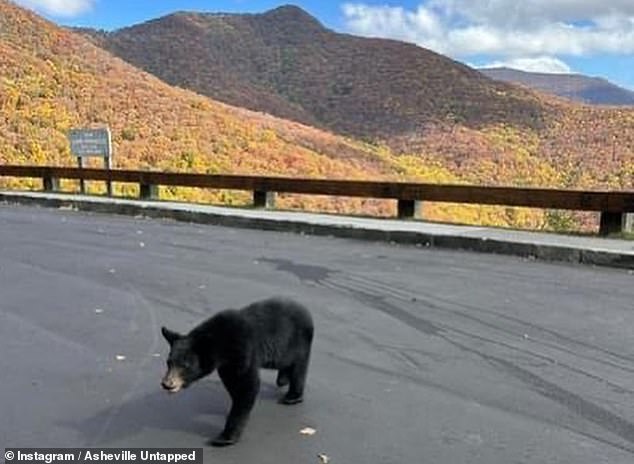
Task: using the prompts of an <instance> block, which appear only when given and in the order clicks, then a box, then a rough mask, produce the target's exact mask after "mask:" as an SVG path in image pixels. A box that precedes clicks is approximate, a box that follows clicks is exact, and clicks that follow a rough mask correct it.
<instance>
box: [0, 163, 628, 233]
mask: <svg viewBox="0 0 634 464" xmlns="http://www.w3.org/2000/svg"><path fill="white" fill-rule="evenodd" d="M0 176H7V177H28V178H40V179H42V185H43V189H44V190H45V191H56V190H58V189H59V179H79V180H96V181H109V182H124V183H138V184H139V186H140V197H141V198H142V199H156V198H157V197H158V195H157V194H158V186H160V185H171V186H181V187H199V188H213V189H229V190H250V191H252V192H253V200H254V201H253V202H254V206H256V207H273V206H274V202H275V193H276V192H279V193H299V194H311V195H338V196H349V197H365V198H385V199H394V200H397V202H398V216H399V217H400V218H412V217H415V215H416V214H417V210H418V207H419V206H418V205H419V202H421V201H436V202H449V203H468V204H480V205H503V206H521V207H531V208H544V209H565V210H577V211H597V212H600V213H601V220H600V230H599V233H600V234H601V235H607V234H610V233H615V232H621V231H624V230H629V229H630V228H631V227H632V224H631V223H632V220H633V218H634V215H633V214H631V213H634V191H628V192H620V191H580V190H557V189H541V188H515V187H481V186H472V185H439V184H424V183H411V182H383V181H359V180H325V179H298V178H288V177H270V176H241V175H215V174H214V175H212V174H189V173H171V172H155V171H132V170H120V169H113V170H105V169H79V168H70V167H51V166H7V165H4V166H2V165H0Z"/></svg>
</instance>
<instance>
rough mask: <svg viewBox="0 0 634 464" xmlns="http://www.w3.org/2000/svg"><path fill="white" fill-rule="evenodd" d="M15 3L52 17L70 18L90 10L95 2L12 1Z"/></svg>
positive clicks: (66, 0)
mask: <svg viewBox="0 0 634 464" xmlns="http://www.w3.org/2000/svg"><path fill="white" fill-rule="evenodd" d="M13 1H15V3H17V4H19V5H22V6H25V7H27V8H30V9H32V10H35V11H39V12H42V13H48V14H51V15H54V16H64V17H71V16H77V15H80V14H82V13H85V12H87V11H89V10H90V9H92V7H93V5H94V3H95V0H13Z"/></svg>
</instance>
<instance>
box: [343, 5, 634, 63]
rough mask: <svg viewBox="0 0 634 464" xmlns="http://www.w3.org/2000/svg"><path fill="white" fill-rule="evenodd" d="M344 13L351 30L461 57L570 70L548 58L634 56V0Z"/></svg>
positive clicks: (346, 9) (363, 8)
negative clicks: (606, 55)
mask: <svg viewBox="0 0 634 464" xmlns="http://www.w3.org/2000/svg"><path fill="white" fill-rule="evenodd" d="M342 9H343V13H344V17H345V20H346V25H347V28H348V30H349V31H350V32H352V33H356V34H360V35H365V36H372V37H387V38H393V39H399V40H405V41H409V42H414V43H417V44H419V45H421V46H423V47H426V48H429V49H432V50H434V51H437V52H439V53H442V54H445V55H449V56H452V57H454V58H458V59H464V58H469V57H472V56H475V55H490V56H496V57H499V58H500V59H501V60H504V61H506V62H509V63H511V62H515V63H517V64H518V65H522V66H525V67H526V66H529V65H531V66H532V65H535V66H541V67H542V68H544V69H545V68H548V67H550V68H552V69H562V70H563V69H564V67H565V66H566V65H565V63H563V61H561V60H557V61H558V63H555V62H548V61H547V60H545V59H544V57H545V56H556V55H576V56H584V55H592V54H597V53H604V54H605V53H607V54H620V55H624V54H631V53H634V1H633V0H602V1H597V0H531V1H528V0H525V1H518V0H487V1H473V0H427V1H426V2H421V3H420V5H419V6H418V7H416V8H414V9H405V8H402V7H391V6H371V5H366V4H363V3H347V4H344V5H343V7H342ZM520 59H522V60H523V61H520ZM531 63H532V64H531ZM562 65H563V66H562Z"/></svg>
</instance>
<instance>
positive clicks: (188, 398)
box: [63, 380, 280, 446]
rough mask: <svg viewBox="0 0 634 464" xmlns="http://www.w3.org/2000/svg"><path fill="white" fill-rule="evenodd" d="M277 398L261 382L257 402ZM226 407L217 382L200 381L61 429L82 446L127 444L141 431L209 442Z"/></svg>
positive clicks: (227, 401) (138, 399) (272, 388)
mask: <svg viewBox="0 0 634 464" xmlns="http://www.w3.org/2000/svg"><path fill="white" fill-rule="evenodd" d="M279 397H280V392H279V391H278V390H277V388H276V387H275V386H274V385H272V384H268V383H265V382H262V385H261V389H260V394H259V398H258V401H276V400H277V399H278V398H279ZM230 406H231V401H230V399H229V395H228V394H227V392H226V391H225V389H224V387H223V386H222V384H221V382H220V381H219V380H212V381H202V382H199V383H197V384H194V385H192V386H191V387H190V388H188V389H186V390H184V391H182V392H180V393H177V394H174V395H169V394H168V393H166V392H165V391H162V390H160V387H158V388H157V389H156V390H155V391H152V392H150V393H147V394H145V395H142V396H133V397H132V398H131V399H130V400H127V401H124V402H123V403H120V402H119V403H117V404H114V405H112V406H110V407H108V408H106V409H103V410H101V411H99V412H98V413H96V414H94V415H92V416H90V417H88V418H86V419H83V420H79V421H75V422H71V421H64V423H63V425H64V426H67V427H70V428H73V429H75V430H77V431H78V432H79V433H80V434H81V435H82V437H83V441H84V443H85V446H99V445H107V444H109V443H116V442H118V441H121V440H129V439H130V437H134V436H136V435H138V434H139V433H140V432H141V431H142V430H144V429H158V430H166V431H179V432H181V433H187V434H191V435H196V436H200V437H203V438H211V437H214V436H216V435H217V434H218V433H220V431H221V430H222V428H223V427H224V422H225V417H226V415H227V413H228V412H229V407H230Z"/></svg>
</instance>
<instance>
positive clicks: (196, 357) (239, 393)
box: [161, 298, 314, 446]
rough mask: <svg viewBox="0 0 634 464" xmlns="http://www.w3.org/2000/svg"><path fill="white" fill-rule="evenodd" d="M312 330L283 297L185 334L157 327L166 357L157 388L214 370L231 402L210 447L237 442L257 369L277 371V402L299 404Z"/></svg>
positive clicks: (173, 388)
mask: <svg viewBox="0 0 634 464" xmlns="http://www.w3.org/2000/svg"><path fill="white" fill-rule="evenodd" d="M313 331H314V326H313V320H312V317H311V315H310V313H309V312H308V310H307V309H306V308H305V307H304V306H302V305H301V304H299V303H297V302H295V301H292V300H289V299H284V298H270V299H267V300H263V301H257V302H255V303H252V304H250V305H248V306H246V307H245V308H242V309H240V310H234V309H227V310H224V311H221V312H219V313H217V314H215V315H214V316H212V317H210V318H209V319H207V320H206V321H204V322H202V323H201V324H200V325H198V326H197V327H195V328H194V329H192V330H191V331H190V332H189V333H188V334H187V335H180V334H178V333H176V332H172V331H171V330H168V329H166V328H165V327H162V328H161V332H162V334H163V336H164V337H165V339H166V340H167V341H168V343H169V344H170V353H169V356H168V359H167V373H166V374H165V376H164V377H163V380H162V381H161V385H162V386H163V388H165V389H166V390H167V391H169V392H170V393H176V392H177V391H179V390H181V389H182V388H185V387H187V386H188V385H189V384H191V383H192V382H194V381H196V380H198V379H200V378H201V377H204V376H206V375H208V374H211V373H212V372H213V371H214V369H218V375H219V376H220V379H221V380H222V383H223V385H224V386H225V388H226V389H227V391H228V392H229V395H230V397H231V401H232V404H231V410H230V411H229V415H228V416H227V420H226V423H225V427H224V430H223V431H222V432H221V433H220V435H218V437H217V438H215V439H213V440H212V441H211V444H212V445H214V446H226V445H231V444H233V443H235V442H236V441H237V440H238V439H239V438H240V435H241V433H242V430H243V429H244V426H245V425H246V422H247V420H248V418H249V413H250V412H251V409H252V408H253V405H254V403H255V399H256V396H257V394H258V391H259V388H260V373H259V369H260V368H264V369H277V370H278V374H277V385H278V386H279V387H283V386H286V385H288V391H287V393H286V394H285V395H284V397H283V398H282V399H281V400H280V402H281V403H283V404H296V403H299V402H301V401H302V400H303V394H304V384H305V381H306V372H307V370H308V362H309V359H310V349H311V344H312V340H313Z"/></svg>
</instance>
